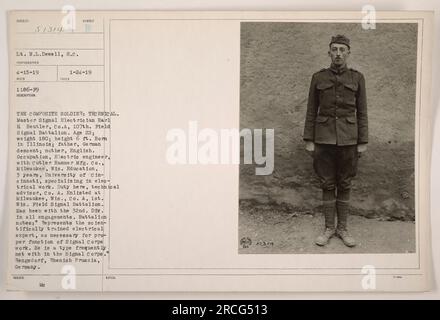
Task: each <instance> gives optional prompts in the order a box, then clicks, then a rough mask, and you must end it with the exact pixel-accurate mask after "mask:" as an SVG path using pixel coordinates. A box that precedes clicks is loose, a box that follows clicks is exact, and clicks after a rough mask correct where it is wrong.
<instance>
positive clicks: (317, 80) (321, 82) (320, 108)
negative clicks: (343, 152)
mask: <svg viewBox="0 0 440 320" xmlns="http://www.w3.org/2000/svg"><path fill="white" fill-rule="evenodd" d="M304 140H306V141H313V142H315V143H319V144H333V145H338V146H346V145H355V144H360V143H367V142H368V117H367V99H366V92H365V79H364V76H363V75H362V73H360V72H359V71H356V70H353V69H348V68H346V67H343V68H341V69H340V70H338V69H336V68H334V67H330V68H327V69H322V70H321V71H319V72H317V73H315V74H314V75H313V77H312V81H311V84H310V90H309V99H308V103H307V114H306V123H305V129H304Z"/></svg>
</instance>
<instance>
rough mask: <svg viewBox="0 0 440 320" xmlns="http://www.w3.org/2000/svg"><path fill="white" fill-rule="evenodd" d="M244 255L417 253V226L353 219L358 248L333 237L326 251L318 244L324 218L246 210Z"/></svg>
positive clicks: (243, 218)
mask: <svg viewBox="0 0 440 320" xmlns="http://www.w3.org/2000/svg"><path fill="white" fill-rule="evenodd" d="M239 221H240V223H239V241H240V243H239V248H240V249H239V253H240V254H248V253H250V254H262V253H270V254H277V253H279V254H301V253H307V254H313V253H332V254H334V253H410V252H415V232H414V230H415V223H414V222H412V221H384V220H383V219H382V218H373V219H368V218H365V217H362V216H350V217H349V220H348V223H349V230H350V233H351V234H352V235H353V236H354V237H355V239H356V241H357V245H356V247H353V248H348V247H346V246H345V245H344V244H343V243H342V241H341V239H339V238H337V237H333V238H332V239H330V242H329V244H328V245H326V246H325V247H320V246H317V245H316V244H315V238H316V237H317V235H319V233H320V232H322V230H323V228H324V219H323V216H322V215H321V214H317V215H313V214H297V213H295V212H292V213H282V214H280V213H278V214H277V213H273V212H268V211H266V212H264V211H258V210H249V208H248V209H244V210H241V211H240V216H239Z"/></svg>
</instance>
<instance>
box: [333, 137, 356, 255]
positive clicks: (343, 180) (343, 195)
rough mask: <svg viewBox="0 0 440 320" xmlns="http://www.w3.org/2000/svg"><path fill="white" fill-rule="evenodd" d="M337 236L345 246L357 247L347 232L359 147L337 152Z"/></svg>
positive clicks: (342, 149) (345, 148)
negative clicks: (352, 183) (352, 182)
mask: <svg viewBox="0 0 440 320" xmlns="http://www.w3.org/2000/svg"><path fill="white" fill-rule="evenodd" d="M337 159H338V161H337V175H336V180H337V183H336V184H337V199H336V210H337V218H338V225H337V231H336V232H337V235H338V236H339V237H340V238H341V239H342V240H343V242H344V244H345V245H347V246H349V247H353V246H355V245H356V241H355V239H354V238H353V237H352V236H351V235H350V234H349V233H348V231H347V219H348V215H349V205H350V191H351V180H352V178H353V177H355V176H356V173H357V164H358V153H357V146H356V145H353V146H342V147H339V148H338V152H337Z"/></svg>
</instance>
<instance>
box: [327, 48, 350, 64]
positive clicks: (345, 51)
mask: <svg viewBox="0 0 440 320" xmlns="http://www.w3.org/2000/svg"><path fill="white" fill-rule="evenodd" d="M328 55H329V56H330V58H331V59H332V63H333V64H335V65H337V66H342V65H344V64H346V63H347V59H348V57H349V55H350V49H349V48H348V47H347V46H346V45H345V44H340V43H332V44H331V46H330V50H329V52H328Z"/></svg>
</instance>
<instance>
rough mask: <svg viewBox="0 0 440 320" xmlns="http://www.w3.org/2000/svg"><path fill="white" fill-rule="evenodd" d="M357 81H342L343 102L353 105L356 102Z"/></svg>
mask: <svg viewBox="0 0 440 320" xmlns="http://www.w3.org/2000/svg"><path fill="white" fill-rule="evenodd" d="M357 91H358V84H357V83H344V98H345V103H346V104H349V105H352V106H354V105H355V104H356V94H357Z"/></svg>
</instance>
